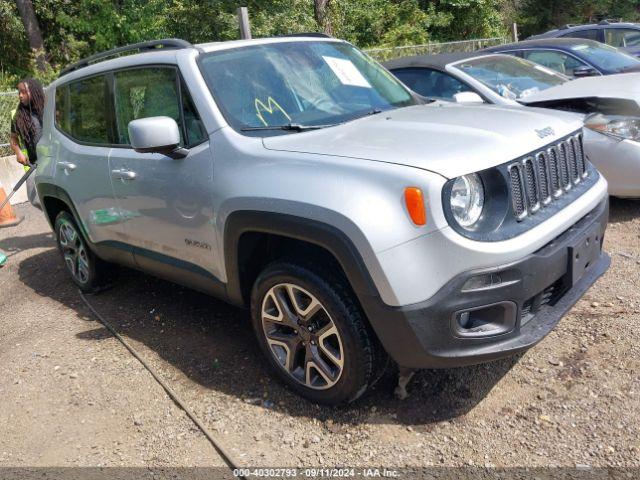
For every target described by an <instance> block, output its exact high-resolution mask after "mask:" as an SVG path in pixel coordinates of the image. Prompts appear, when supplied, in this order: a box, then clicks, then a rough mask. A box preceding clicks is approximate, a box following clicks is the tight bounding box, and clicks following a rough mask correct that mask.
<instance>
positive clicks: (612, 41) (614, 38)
mask: <svg viewBox="0 0 640 480" xmlns="http://www.w3.org/2000/svg"><path fill="white" fill-rule="evenodd" d="M604 38H605V43H606V44H607V45H611V46H612V47H618V48H627V47H637V46H640V30H633V29H630V28H607V29H606V30H605V33H604Z"/></svg>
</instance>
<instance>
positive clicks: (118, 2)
mask: <svg viewBox="0 0 640 480" xmlns="http://www.w3.org/2000/svg"><path fill="white" fill-rule="evenodd" d="M505 1H507V0H331V3H330V4H329V5H330V7H329V15H330V19H331V23H332V25H333V28H334V32H335V35H336V36H337V37H340V38H345V39H347V40H349V41H351V42H352V43H354V44H356V45H358V46H360V47H376V46H397V45H410V44H420V43H425V42H428V41H441V40H464V39H469V38H478V37H486V36H494V35H497V34H502V33H503V31H504V27H503V19H502V14H501V8H500V6H501V4H502V3H503V2H505ZM33 5H34V8H35V12H36V16H37V18H38V21H39V23H40V28H41V30H42V35H43V38H44V42H45V51H46V53H47V60H48V61H49V62H50V64H51V66H52V68H53V71H59V70H60V69H61V68H62V67H64V66H65V65H68V64H69V63H72V62H74V61H76V60H78V59H79V58H82V57H86V56H88V55H91V54H93V53H96V52H99V51H104V50H107V49H110V48H113V47H116V46H120V45H125V44H128V43H134V42H138V41H143V40H149V39H153V38H164V37H177V38H183V39H185V40H188V41H191V42H193V43H200V42H208V41H223V40H231V39H236V38H238V24H237V19H236V8H237V7H238V6H239V5H244V6H247V7H248V9H249V15H250V19H251V29H252V33H253V36H255V37H264V36H272V35H282V34H289V33H296V32H309V31H318V30H319V27H318V25H317V24H316V21H315V18H314V8H313V5H314V4H313V0H271V1H269V0H247V1H243V2H239V1H235V0H37V1H34V2H33ZM0 22H2V25H3V28H2V29H0V87H2V86H3V85H4V86H8V85H11V86H13V85H14V84H15V81H16V80H17V79H18V78H19V77H22V76H25V75H28V74H29V72H33V71H34V70H33V61H32V56H31V55H30V53H29V48H28V45H27V41H26V35H25V32H24V27H23V25H22V22H21V20H20V16H19V14H18V11H17V8H16V6H15V2H14V1H13V0H0ZM53 76H54V75H53V73H52V72H45V73H44V74H41V75H40V77H41V78H42V79H43V80H45V81H46V80H48V79H50V78H53Z"/></svg>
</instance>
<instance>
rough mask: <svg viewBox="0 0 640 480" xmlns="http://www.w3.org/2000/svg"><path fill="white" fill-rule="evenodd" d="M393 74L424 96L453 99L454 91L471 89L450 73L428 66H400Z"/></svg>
mask: <svg viewBox="0 0 640 480" xmlns="http://www.w3.org/2000/svg"><path fill="white" fill-rule="evenodd" d="M393 74H394V75H395V76H396V77H398V78H399V79H400V80H401V81H402V83H404V84H405V85H406V86H407V87H409V88H410V89H411V90H413V91H414V92H417V93H419V94H420V95H423V96H425V97H431V98H442V99H444V100H453V98H454V95H455V94H456V93H461V92H473V89H471V87H469V86H468V85H466V84H464V83H462V82H461V81H460V80H458V79H456V78H453V77H452V76H451V75H449V74H447V73H443V72H439V71H437V70H432V69H430V68H400V69H398V70H394V71H393Z"/></svg>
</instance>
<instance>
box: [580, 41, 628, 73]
mask: <svg viewBox="0 0 640 480" xmlns="http://www.w3.org/2000/svg"><path fill="white" fill-rule="evenodd" d="M571 50H572V51H574V52H576V54H578V55H580V56H581V57H582V58H584V59H585V60H587V61H588V62H589V63H591V64H592V65H593V66H595V67H596V68H598V69H599V70H605V71H610V72H622V71H624V70H627V69H629V68H634V67H637V66H639V65H640V60H638V59H637V58H635V57H632V56H631V55H627V54H626V53H624V52H622V51H620V50H618V49H617V48H614V47H610V46H609V45H605V44H603V43H588V44H587V43H584V44H580V45H575V46H573V47H571Z"/></svg>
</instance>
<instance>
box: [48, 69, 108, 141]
mask: <svg viewBox="0 0 640 480" xmlns="http://www.w3.org/2000/svg"><path fill="white" fill-rule="evenodd" d="M110 112H111V109H110V104H109V95H108V85H107V79H106V77H105V76H104V75H100V76H96V77H91V78H85V79H82V80H78V81H75V82H71V83H69V84H67V85H61V86H59V87H57V88H56V107H55V122H56V126H57V127H58V128H59V129H60V130H61V131H63V132H64V133H66V134H67V135H69V136H70V137H72V138H74V139H76V140H78V141H80V142H84V143H91V144H99V145H100V144H102V145H104V144H110V143H112V142H111V132H110V130H111V129H110Z"/></svg>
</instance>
